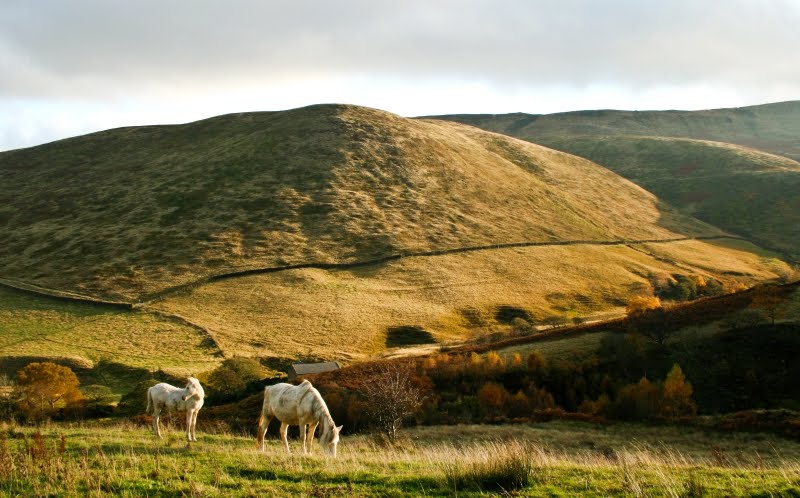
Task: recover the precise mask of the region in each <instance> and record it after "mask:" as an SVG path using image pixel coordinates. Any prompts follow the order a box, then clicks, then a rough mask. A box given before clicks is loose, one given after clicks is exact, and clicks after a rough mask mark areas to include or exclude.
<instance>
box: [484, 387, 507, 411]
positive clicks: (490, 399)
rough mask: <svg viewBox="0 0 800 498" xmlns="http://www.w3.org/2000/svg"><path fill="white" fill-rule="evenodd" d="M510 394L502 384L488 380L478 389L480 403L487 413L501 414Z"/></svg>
mask: <svg viewBox="0 0 800 498" xmlns="http://www.w3.org/2000/svg"><path fill="white" fill-rule="evenodd" d="M508 396H509V395H508V391H506V388H505V387H503V385H502V384H498V383H497V382H487V383H485V384H484V385H483V386H482V387H481V388H480V390H478V403H479V404H480V406H481V408H482V409H483V410H484V412H485V413H487V414H489V415H499V414H500V413H501V412H502V408H503V406H504V405H505V404H506V399H507V398H508Z"/></svg>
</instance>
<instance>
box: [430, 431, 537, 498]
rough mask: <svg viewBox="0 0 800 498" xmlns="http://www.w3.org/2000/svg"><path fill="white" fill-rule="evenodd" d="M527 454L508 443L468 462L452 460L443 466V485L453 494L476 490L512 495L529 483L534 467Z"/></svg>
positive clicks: (528, 450) (490, 449)
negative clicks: (450, 489) (444, 483)
mask: <svg viewBox="0 0 800 498" xmlns="http://www.w3.org/2000/svg"><path fill="white" fill-rule="evenodd" d="M531 453H532V452H531V451H530V448H528V447H526V446H524V445H521V444H517V443H509V444H504V445H496V446H493V447H490V448H489V449H488V450H487V452H486V454H485V455H478V456H476V457H475V458H474V459H471V460H467V461H463V460H461V459H459V458H454V459H453V460H452V461H451V462H448V463H446V464H445V465H444V469H443V470H444V476H445V481H446V482H447V484H448V486H449V487H450V488H452V489H453V491H455V492H458V491H460V490H465V489H477V490H479V491H489V492H504V493H512V492H514V491H516V490H519V489H522V488H524V487H526V486H528V485H529V484H530V483H531V481H532V478H533V473H534V465H533V461H532V459H531V457H530V454H531ZM480 457H482V458H480Z"/></svg>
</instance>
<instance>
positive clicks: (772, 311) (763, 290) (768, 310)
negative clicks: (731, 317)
mask: <svg viewBox="0 0 800 498" xmlns="http://www.w3.org/2000/svg"><path fill="white" fill-rule="evenodd" d="M786 301H787V299H786V297H785V296H784V295H783V294H782V293H781V291H780V289H779V288H778V287H776V286H774V285H765V286H762V287H759V288H758V289H755V291H754V294H753V300H752V301H751V302H750V307H751V308H755V309H758V310H761V311H762V312H763V313H764V314H765V315H767V317H768V318H769V319H770V322H771V323H772V325H775V320H776V319H778V318H782V317H783V313H784V306H785V305H786Z"/></svg>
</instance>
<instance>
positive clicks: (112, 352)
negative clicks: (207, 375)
mask: <svg viewBox="0 0 800 498" xmlns="http://www.w3.org/2000/svg"><path fill="white" fill-rule="evenodd" d="M0 332H2V333H0V365H2V366H3V371H4V372H5V373H7V374H9V375H13V374H14V372H15V371H16V368H20V367H22V366H23V365H24V364H25V363H27V362H28V361H30V360H32V359H36V360H58V361H62V362H66V363H67V364H69V365H72V366H75V367H78V368H84V369H85V368H91V367H92V366H94V365H95V364H97V363H98V362H101V361H103V360H106V361H113V362H115V363H119V364H122V365H125V366H128V367H133V368H141V369H146V370H157V369H159V368H163V369H165V370H167V371H170V372H174V373H188V372H199V371H204V370H208V369H211V368H213V367H214V366H215V365H216V364H217V363H219V361H220V360H221V358H220V357H219V350H218V349H217V348H216V347H215V346H214V345H213V343H210V342H209V338H208V337H207V336H205V335H203V334H202V333H201V332H199V331H198V330H196V329H193V328H191V327H188V326H186V325H182V324H179V323H175V322H172V321H170V320H167V319H164V318H161V317H158V316H155V315H151V314H148V313H142V312H134V311H124V310H116V309H110V308H107V307H102V306H94V305H91V304H84V303H70V302H65V301H60V300H55V299H49V298H46V297H41V296H34V295H31V294H27V293H22V292H18V291H14V290H10V289H4V288H0Z"/></svg>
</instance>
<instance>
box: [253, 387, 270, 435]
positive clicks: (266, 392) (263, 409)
mask: <svg viewBox="0 0 800 498" xmlns="http://www.w3.org/2000/svg"><path fill="white" fill-rule="evenodd" d="M268 406H269V390H268V389H267V388H264V404H263V405H261V415H260V416H259V417H258V429H257V431H256V432H257V434H256V440H257V442H258V447H259V448H261V447H262V445H263V444H264V436H265V434H266V432H267V428H266V427H264V423H265V422H266V421H267V416H266V413H267V407H268Z"/></svg>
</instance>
